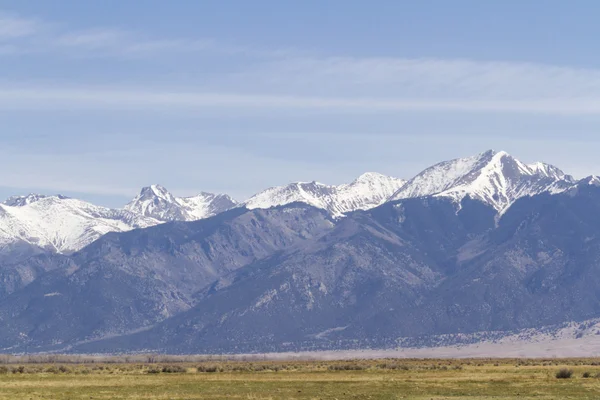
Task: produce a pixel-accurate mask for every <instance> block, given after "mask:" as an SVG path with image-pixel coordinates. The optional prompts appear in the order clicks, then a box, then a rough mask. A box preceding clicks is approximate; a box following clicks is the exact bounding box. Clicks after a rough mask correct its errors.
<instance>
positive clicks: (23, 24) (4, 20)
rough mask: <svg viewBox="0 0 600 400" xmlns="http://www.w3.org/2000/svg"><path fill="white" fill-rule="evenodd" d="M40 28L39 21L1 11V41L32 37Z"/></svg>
mask: <svg viewBox="0 0 600 400" xmlns="http://www.w3.org/2000/svg"><path fill="white" fill-rule="evenodd" d="M40 27H41V23H40V22H39V21H38V20H35V19H29V18H23V17H20V16H18V15H15V14H11V13H6V12H1V11H0V40H2V39H6V38H18V37H24V36H31V35H33V34H35V33H37V32H39V30H40Z"/></svg>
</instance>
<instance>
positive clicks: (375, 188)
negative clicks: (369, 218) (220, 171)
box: [243, 172, 405, 217]
mask: <svg viewBox="0 0 600 400" xmlns="http://www.w3.org/2000/svg"><path fill="white" fill-rule="evenodd" d="M404 183H405V181H404V180H402V179H398V178H393V177H390V176H385V175H382V174H378V173H374V172H368V173H365V174H363V175H361V176H359V177H358V178H357V179H356V180H354V181H353V182H351V183H347V184H342V185H337V186H335V185H333V186H332V185H324V184H322V183H318V182H297V183H291V184H289V185H287V186H278V187H273V188H270V189H267V190H265V191H263V192H260V193H258V194H256V195H254V196H252V197H251V198H250V199H248V200H246V201H245V202H244V203H243V205H244V206H246V207H247V208H249V209H254V208H269V207H274V206H279V205H285V204H289V203H293V202H303V203H306V204H310V205H311V206H313V207H317V208H321V209H324V210H327V211H328V212H329V213H330V214H331V215H333V216H335V217H340V216H342V215H343V214H345V213H348V212H350V211H356V210H368V209H370V208H373V207H377V206H378V205H380V204H382V203H384V202H385V201H386V200H387V199H388V198H389V197H390V196H391V195H392V194H393V193H394V192H395V191H396V190H398V189H399V188H400V187H402V185H404Z"/></svg>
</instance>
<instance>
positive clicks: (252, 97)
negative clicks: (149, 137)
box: [0, 87, 600, 115]
mask: <svg viewBox="0 0 600 400" xmlns="http://www.w3.org/2000/svg"><path fill="white" fill-rule="evenodd" d="M215 108H228V109H234V110H235V109H244V110H245V109H251V110H253V111H255V112H259V113H260V112H266V113H270V112H272V111H273V110H277V109H279V110H292V111H303V110H317V111H334V112H338V113H344V112H346V113H354V112H396V111H456V112H508V113H539V114H562V115H600V94H598V95H595V96H588V97H573V96H568V97H555V98H554V97H552V98H545V97H528V98H523V97H518V98H515V99H510V98H507V99H495V98H488V97H485V96H474V97H470V98H461V97H456V98H451V97H449V96H446V97H444V98H436V97H430V98H427V97H425V98H410V97H405V98H403V97H356V96H347V97H334V96H307V95H280V94H253V93H219V92H176V91H161V90H154V91H149V90H136V89H114V90H111V89H98V88H89V87H86V88H75V89H65V88H60V89H56V88H44V87H37V88H35V89H31V88H26V89H15V88H9V89H2V88H0V109H9V110H10V109H101V110H111V109H113V110H122V109H131V110H135V109H138V110H140V109H141V110H163V111H170V112H172V111H185V112H188V113H189V112H194V111H198V112H200V111H202V110H203V109H215Z"/></svg>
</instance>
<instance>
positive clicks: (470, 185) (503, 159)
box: [390, 150, 575, 213]
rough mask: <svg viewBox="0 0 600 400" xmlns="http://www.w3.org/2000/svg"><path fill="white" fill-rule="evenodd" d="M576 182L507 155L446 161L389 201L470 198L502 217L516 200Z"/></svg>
mask: <svg viewBox="0 0 600 400" xmlns="http://www.w3.org/2000/svg"><path fill="white" fill-rule="evenodd" d="M574 182H575V180H574V179H573V177H571V176H570V175H566V174H565V173H564V172H562V171H561V170H560V169H558V168H556V167H554V166H552V165H548V164H544V163H540V162H537V163H534V164H524V163H522V162H521V161H519V160H517V159H515V158H514V157H512V156H510V155H509V154H508V153H506V152H504V151H500V152H496V151H493V150H489V151H486V152H484V153H481V154H478V155H476V156H473V157H467V158H458V159H455V160H451V161H444V162H441V163H439V164H436V165H434V166H432V167H430V168H427V169H426V170H424V171H423V172H421V173H420V174H418V175H417V176H415V177H414V178H413V179H411V180H410V181H408V182H407V183H406V185H404V186H403V187H401V188H400V189H399V190H398V191H397V192H395V193H394V194H393V195H392V196H391V197H390V200H400V199H406V198H411V197H422V196H432V195H434V196H444V197H450V198H452V199H454V200H455V201H456V202H460V201H461V200H462V199H463V198H465V197H467V196H469V197H471V198H473V199H477V200H481V201H483V202H484V203H487V204H490V205H491V206H493V207H494V208H495V209H496V210H497V211H498V212H500V213H503V212H504V211H505V210H506V209H507V208H508V207H510V205H511V204H512V203H513V202H514V201H515V200H517V199H519V198H521V197H523V196H532V195H535V194H539V193H542V192H546V191H550V192H553V193H558V192H561V191H564V190H566V189H567V188H569V187H570V186H572V184H573V183H574Z"/></svg>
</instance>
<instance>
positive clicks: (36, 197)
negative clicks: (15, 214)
mask: <svg viewBox="0 0 600 400" xmlns="http://www.w3.org/2000/svg"><path fill="white" fill-rule="evenodd" d="M68 198H69V197H67V196H63V195H62V194H55V195H45V194H38V193H29V194H28V195H24V196H11V197H9V198H8V199H6V200H4V201H3V202H2V204H4V205H5V206H9V207H24V206H27V205H29V204H32V203H35V202H37V201H40V200H43V199H58V200H64V199H68Z"/></svg>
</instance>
